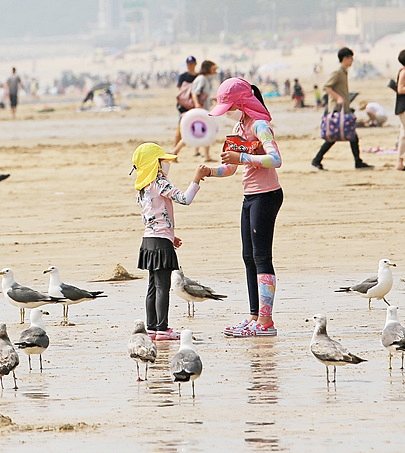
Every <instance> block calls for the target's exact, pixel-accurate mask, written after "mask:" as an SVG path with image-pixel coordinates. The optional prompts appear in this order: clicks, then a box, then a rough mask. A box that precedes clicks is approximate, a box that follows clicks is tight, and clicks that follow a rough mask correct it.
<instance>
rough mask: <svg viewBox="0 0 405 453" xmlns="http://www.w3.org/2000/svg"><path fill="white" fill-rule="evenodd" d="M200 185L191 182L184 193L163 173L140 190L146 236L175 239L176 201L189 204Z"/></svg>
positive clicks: (140, 204) (140, 203) (139, 196)
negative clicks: (174, 206)
mask: <svg viewBox="0 0 405 453" xmlns="http://www.w3.org/2000/svg"><path fill="white" fill-rule="evenodd" d="M199 190H200V186H199V185H198V184H197V183H195V182H191V183H190V185H189V186H188V188H187V190H186V191H185V192H184V193H183V192H181V190H180V189H178V188H177V187H175V186H173V184H172V183H171V182H170V181H169V180H168V179H167V177H166V176H164V175H163V174H162V173H160V172H159V173H158V175H157V177H156V179H155V180H154V181H152V182H151V183H150V184H149V185H147V186H146V187H144V188H143V189H142V190H141V191H139V192H138V196H137V202H138V205H139V206H140V207H141V208H142V221H143V223H144V225H145V232H144V235H143V236H144V237H158V238H166V239H169V240H170V241H172V242H173V241H174V211H173V201H174V202H175V203H179V204H183V205H189V204H191V202H192V201H193V200H194V197H195V195H196V194H197V192H198V191H199Z"/></svg>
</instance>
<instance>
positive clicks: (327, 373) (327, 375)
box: [326, 366, 330, 384]
mask: <svg viewBox="0 0 405 453" xmlns="http://www.w3.org/2000/svg"><path fill="white" fill-rule="evenodd" d="M326 382H327V384H329V382H330V381H329V368H328V367H327V366H326Z"/></svg>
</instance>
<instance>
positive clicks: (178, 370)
mask: <svg viewBox="0 0 405 453" xmlns="http://www.w3.org/2000/svg"><path fill="white" fill-rule="evenodd" d="M202 370H203V364H202V362H201V359H200V356H199V355H198V354H197V352H196V350H195V348H194V345H193V332H192V331H191V330H189V329H184V330H183V331H182V332H181V334H180V348H179V350H178V352H177V353H176V354H175V355H174V356H173V358H172V360H171V362H170V373H171V375H172V376H173V378H174V382H178V383H179V396H181V394H180V385H181V384H182V383H183V382H189V381H191V386H192V389H193V398H195V391H194V381H195V380H196V379H197V378H199V377H200V376H201V373H202Z"/></svg>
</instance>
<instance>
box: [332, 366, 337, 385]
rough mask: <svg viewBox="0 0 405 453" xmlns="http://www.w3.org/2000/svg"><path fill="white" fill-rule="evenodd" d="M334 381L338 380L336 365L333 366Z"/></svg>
mask: <svg viewBox="0 0 405 453" xmlns="http://www.w3.org/2000/svg"><path fill="white" fill-rule="evenodd" d="M332 382H336V367H335V366H334V367H333V381H332Z"/></svg>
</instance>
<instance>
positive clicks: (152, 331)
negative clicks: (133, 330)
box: [146, 329, 156, 340]
mask: <svg viewBox="0 0 405 453" xmlns="http://www.w3.org/2000/svg"><path fill="white" fill-rule="evenodd" d="M146 332H147V334H148V335H149V336H150V339H151V340H155V339H156V330H149V329H148V330H147V331H146Z"/></svg>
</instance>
